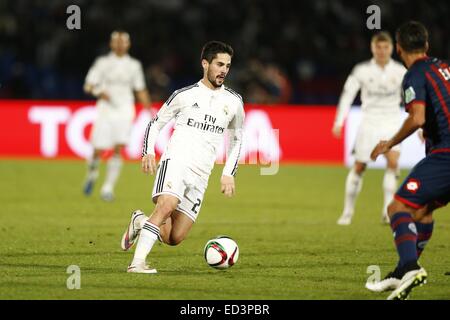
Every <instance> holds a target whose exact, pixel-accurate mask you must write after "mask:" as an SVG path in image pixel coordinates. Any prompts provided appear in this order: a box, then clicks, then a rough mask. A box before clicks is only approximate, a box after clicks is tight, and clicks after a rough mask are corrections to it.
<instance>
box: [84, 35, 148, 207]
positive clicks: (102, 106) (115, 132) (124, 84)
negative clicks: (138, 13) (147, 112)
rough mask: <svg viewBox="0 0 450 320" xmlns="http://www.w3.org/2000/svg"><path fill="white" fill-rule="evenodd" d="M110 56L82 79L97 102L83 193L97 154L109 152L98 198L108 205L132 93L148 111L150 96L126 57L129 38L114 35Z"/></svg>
mask: <svg viewBox="0 0 450 320" xmlns="http://www.w3.org/2000/svg"><path fill="white" fill-rule="evenodd" d="M110 47H111V52H110V53H109V54H108V55H105V56H102V57H99V58H98V59H97V60H95V62H94V64H93V65H92V67H91V68H90V69H89V72H88V74H87V76H86V81H85V86H84V90H85V92H86V93H89V94H92V95H93V96H95V97H96V98H97V118H96V120H95V122H94V126H93V128H92V133H91V143H92V145H93V147H94V153H93V156H92V158H91V159H89V161H88V173H87V177H86V181H85V184H84V193H85V194H86V195H90V194H91V193H92V190H93V187H94V183H95V181H96V179H97V177H98V166H99V162H100V156H101V153H102V152H103V151H104V150H108V149H113V150H114V155H113V156H112V157H111V158H110V159H109V160H108V164H107V172H106V178H105V182H104V184H103V186H102V188H101V192H100V193H101V197H102V199H103V200H105V201H111V200H113V197H114V194H113V192H114V186H115V184H116V181H117V178H118V177H119V174H120V169H121V167H122V159H121V155H120V153H121V149H122V148H123V146H125V145H126V144H127V143H128V139H129V134H130V130H131V126H132V123H133V119H134V117H135V107H134V92H136V94H137V97H138V99H139V101H140V102H141V103H142V104H143V106H144V108H149V107H150V96H149V94H148V91H147V89H146V86H145V80H144V73H143V71H142V65H141V63H140V62H139V61H138V60H136V59H134V58H132V57H130V56H129V55H128V54H127V52H128V50H129V48H130V37H129V35H128V33H126V32H123V31H114V32H113V33H112V34H111V40H110Z"/></svg>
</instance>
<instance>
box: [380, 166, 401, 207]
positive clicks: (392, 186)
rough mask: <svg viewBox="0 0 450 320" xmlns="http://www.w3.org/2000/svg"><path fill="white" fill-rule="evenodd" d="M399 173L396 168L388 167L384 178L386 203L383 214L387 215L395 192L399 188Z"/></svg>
mask: <svg viewBox="0 0 450 320" xmlns="http://www.w3.org/2000/svg"><path fill="white" fill-rule="evenodd" d="M397 180H398V174H397V171H396V170H392V169H386V172H385V174H384V178H383V191H384V205H383V215H387V207H388V205H389V203H391V201H392V199H393V197H394V193H395V191H396V190H397Z"/></svg>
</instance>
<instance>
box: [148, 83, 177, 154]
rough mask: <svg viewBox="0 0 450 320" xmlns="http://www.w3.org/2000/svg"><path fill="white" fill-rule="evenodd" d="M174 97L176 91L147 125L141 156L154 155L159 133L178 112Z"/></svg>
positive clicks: (175, 97)
mask: <svg viewBox="0 0 450 320" xmlns="http://www.w3.org/2000/svg"><path fill="white" fill-rule="evenodd" d="M176 95H177V91H175V92H174V93H173V94H172V96H170V98H169V99H168V100H167V101H166V102H165V103H164V104H163V106H162V107H161V109H159V111H158V113H157V114H156V116H155V117H154V118H153V119H152V120H151V121H150V122H149V124H148V125H147V129H145V135H144V145H143V147H142V156H145V155H147V154H151V155H155V144H156V139H157V138H158V134H159V132H160V131H161V129H162V128H164V126H165V125H166V124H167V123H168V122H169V121H170V120H172V119H173V118H175V117H176V115H177V114H178V112H179V111H180V103H179V97H178V96H176Z"/></svg>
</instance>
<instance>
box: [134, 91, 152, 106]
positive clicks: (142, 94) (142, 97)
mask: <svg viewBox="0 0 450 320" xmlns="http://www.w3.org/2000/svg"><path fill="white" fill-rule="evenodd" d="M136 96H137V98H138V101H139V102H140V103H142V106H143V107H144V109H150V106H151V101H152V100H151V97H150V93H149V92H148V90H147V89H143V90H139V91H136Z"/></svg>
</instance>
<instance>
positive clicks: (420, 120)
mask: <svg viewBox="0 0 450 320" xmlns="http://www.w3.org/2000/svg"><path fill="white" fill-rule="evenodd" d="M424 123H425V106H424V105H423V103H412V105H411V107H410V109H409V116H408V118H406V120H405V121H404V122H403V125H402V127H401V128H400V130H399V131H398V132H397V133H396V134H395V135H394V136H393V137H392V138H391V139H390V140H388V141H383V140H382V141H380V142H379V143H378V144H377V146H376V147H375V148H374V149H373V151H372V153H371V155H370V158H371V159H372V160H373V161H375V160H376V159H377V157H378V156H379V155H380V154H383V153H386V152H388V151H389V150H391V148H392V147H393V146H395V145H397V144H399V143H401V142H402V141H403V140H405V139H406V138H407V137H409V136H410V135H411V134H413V133H414V132H415V131H416V130H417V129H419V128H420V127H422V126H423V124H424Z"/></svg>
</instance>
